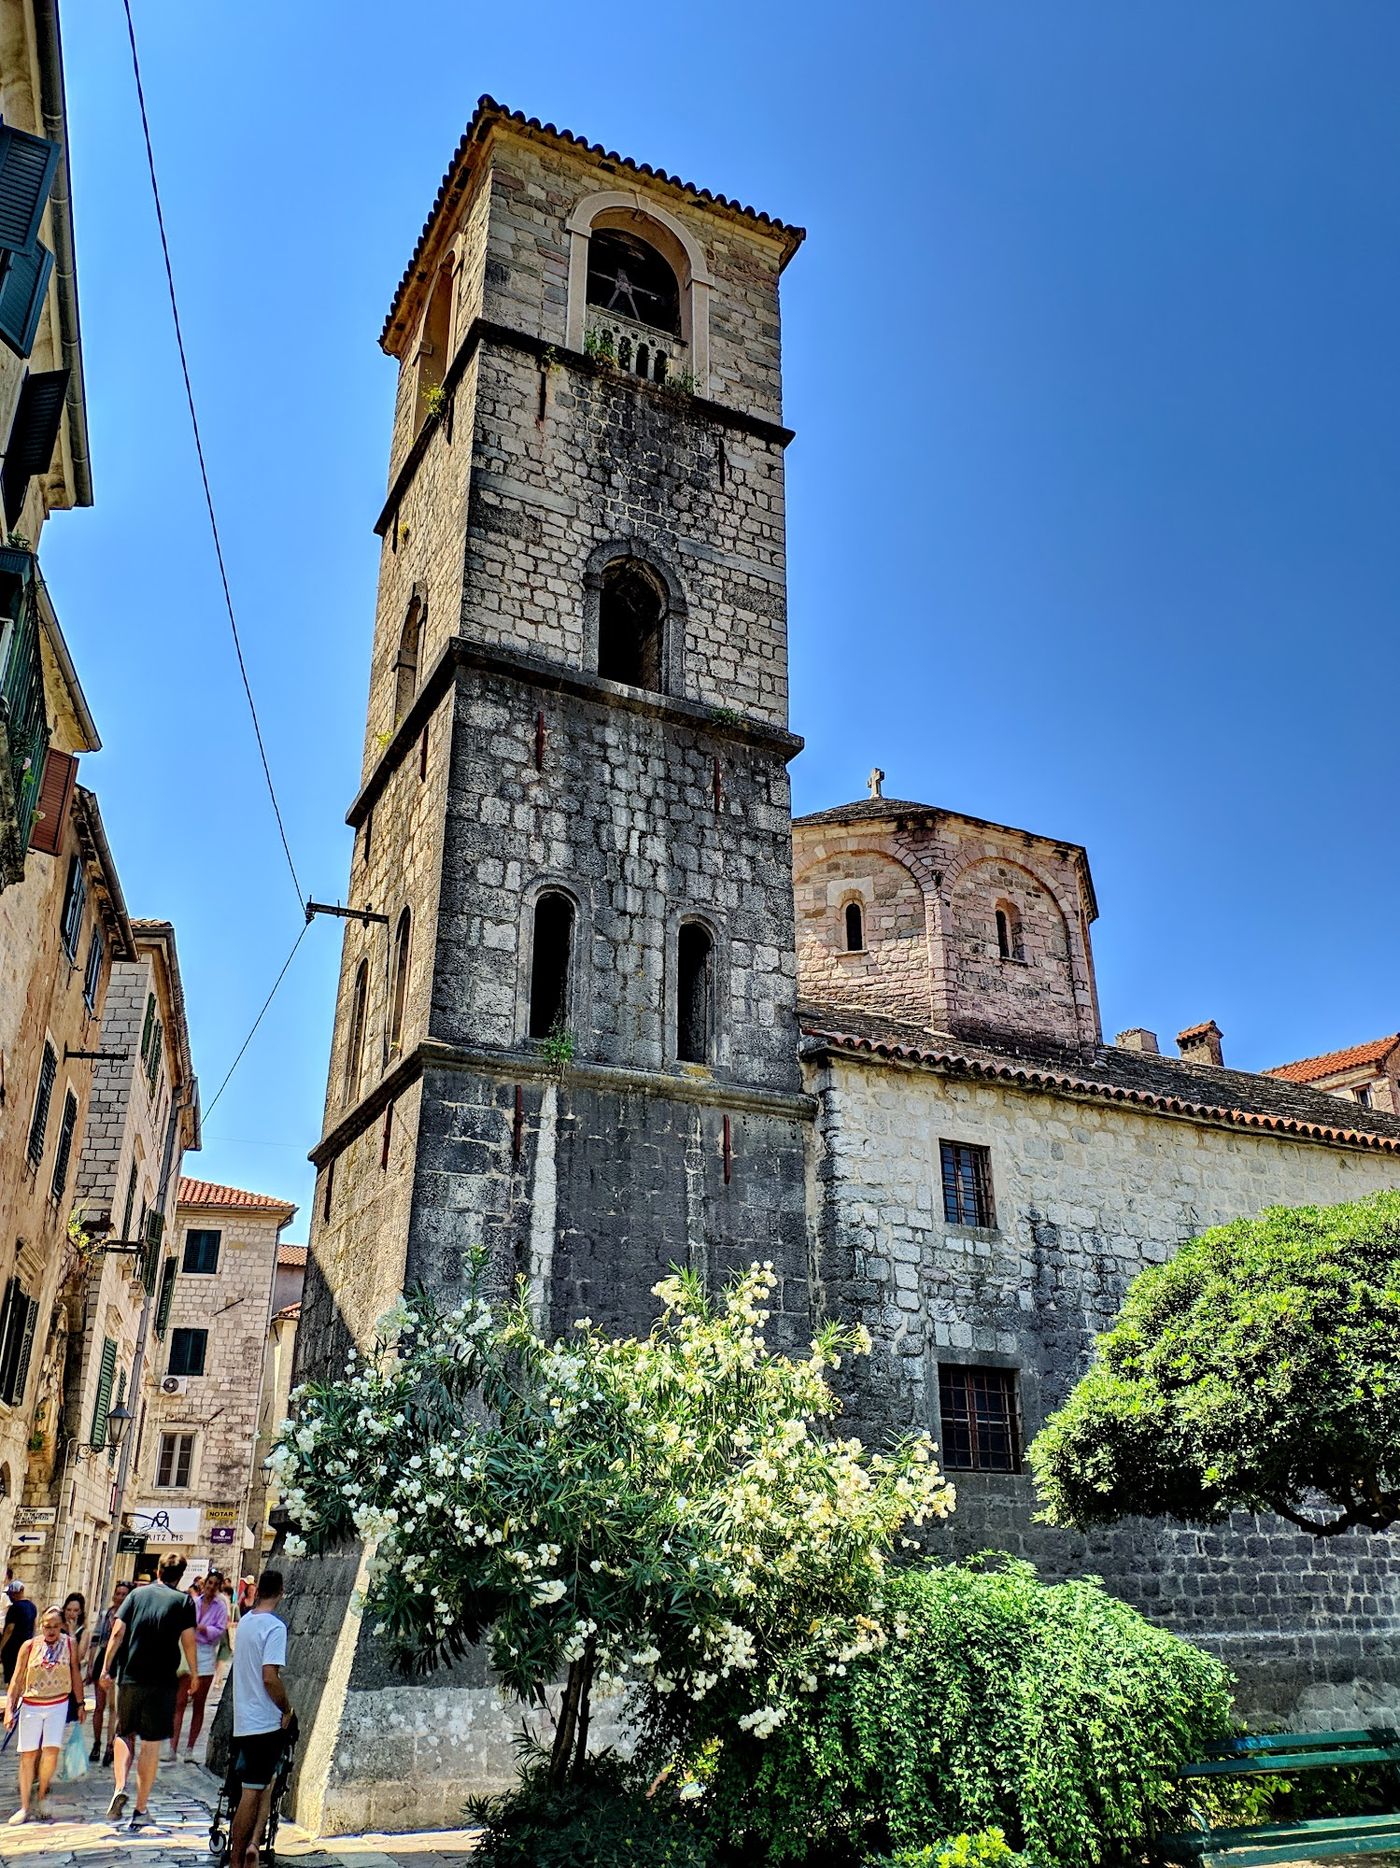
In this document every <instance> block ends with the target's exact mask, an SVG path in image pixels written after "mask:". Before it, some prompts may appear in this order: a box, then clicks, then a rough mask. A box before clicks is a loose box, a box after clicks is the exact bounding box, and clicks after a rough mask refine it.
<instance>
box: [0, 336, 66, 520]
mask: <svg viewBox="0 0 1400 1868" xmlns="http://www.w3.org/2000/svg"><path fill="white" fill-rule="evenodd" d="M68 374H69V373H68V371H67V370H31V371H30V372H29V374H28V376H26V377H25V379H24V386H23V387H22V388H21V390H20V392H19V407H18V408H17V409H16V410H15V419H14V425H13V427H12V428H11V429H10V445H9V447H8V449H7V450H6V452H5V464H4V467H3V468H0V495H3V501H4V507H5V523H6V525H10V526H12V525H14V524H15V522H16V520H17V519H18V518H19V515H20V508H21V507H22V506H23V505H24V496H25V494H26V493H27V492H28V490H29V482H30V480H31V479H32V477H33V476H34V475H35V474H36V473H47V472H48V470H49V465H50V463H51V462H52V460H53V451H54V448H55V447H56V446H57V444H58V430H59V424H60V423H61V422H62V420H63V407H64V403H65V402H66V401H67V398H68Z"/></svg>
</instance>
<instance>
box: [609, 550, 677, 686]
mask: <svg viewBox="0 0 1400 1868" xmlns="http://www.w3.org/2000/svg"><path fill="white" fill-rule="evenodd" d="M665 623H666V596H665V592H664V591H663V590H662V588H661V585H660V583H659V582H658V581H657V579H656V577H655V576H654V575H653V573H652V572H650V571H649V570H647V568H646V567H645V566H644V565H641V564H639V563H638V562H637V561H636V559H634V558H620V559H619V560H618V561H617V562H616V563H614V564H610V565H609V566H608V568H607V569H606V570H605V571H604V573H603V588H602V592H601V594H600V596H599V600H598V673H599V674H600V675H601V676H602V677H603V679H604V680H605V681H625V682H626V683H627V684H628V686H629V687H634V688H650V689H652V690H653V692H660V689H661V685H662V675H663V668H662V647H663V642H664V635H665Z"/></svg>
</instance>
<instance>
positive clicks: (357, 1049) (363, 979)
mask: <svg viewBox="0 0 1400 1868" xmlns="http://www.w3.org/2000/svg"><path fill="white" fill-rule="evenodd" d="M368 1024H369V961H368V959H361V961H360V962H359V964H358V965H357V966H356V968H355V974H354V983H353V984H352V986H351V988H350V1023H349V1028H348V1030H347V1031H346V1034H345V1073H344V1080H343V1082H342V1086H341V1101H342V1102H344V1103H350V1102H353V1101H354V1099H355V1098H356V1096H358V1095H359V1092H360V1084H361V1082H362V1080H363V1076H364V1057H365V1030H366V1027H367V1026H368Z"/></svg>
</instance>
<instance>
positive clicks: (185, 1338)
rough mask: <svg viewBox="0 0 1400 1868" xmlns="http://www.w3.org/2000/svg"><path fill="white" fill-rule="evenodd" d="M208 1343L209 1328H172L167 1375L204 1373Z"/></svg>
mask: <svg viewBox="0 0 1400 1868" xmlns="http://www.w3.org/2000/svg"><path fill="white" fill-rule="evenodd" d="M208 1343H209V1332H208V1330H172V1331H171V1332H170V1367H169V1368H168V1369H167V1370H166V1373H167V1375H202V1374H203V1373H204V1352H205V1349H206V1348H207V1347H208Z"/></svg>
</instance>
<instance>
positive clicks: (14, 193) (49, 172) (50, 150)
mask: <svg viewBox="0 0 1400 1868" xmlns="http://www.w3.org/2000/svg"><path fill="white" fill-rule="evenodd" d="M57 167H58V144H57V143H51V142H50V141H49V140H48V138H47V137H45V136H31V135H30V134H29V132H28V131H27V130H17V129H15V127H14V125H13V124H10V123H0V246H7V247H10V248H11V249H12V250H13V251H15V252H22V251H24V250H25V249H26V248H28V247H32V246H33V244H34V242H35V241H36V240H37V239H38V238H39V222H40V221H41V220H42V219H43V217H44V206H45V203H46V202H47V201H48V198H49V190H50V188H52V186H53V177H54V170H55V169H56V168H57Z"/></svg>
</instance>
